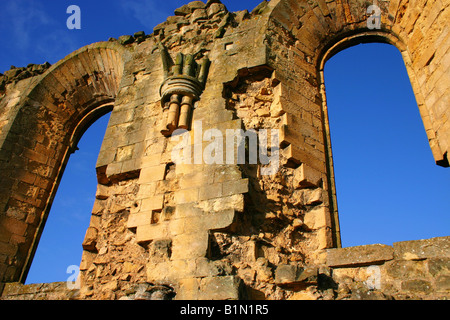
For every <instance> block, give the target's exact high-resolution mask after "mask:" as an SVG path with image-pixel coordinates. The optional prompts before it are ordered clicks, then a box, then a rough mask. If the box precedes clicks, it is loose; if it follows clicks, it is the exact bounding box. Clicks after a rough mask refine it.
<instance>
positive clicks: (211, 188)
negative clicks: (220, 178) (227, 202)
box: [198, 183, 222, 201]
mask: <svg viewBox="0 0 450 320" xmlns="http://www.w3.org/2000/svg"><path fill="white" fill-rule="evenodd" d="M221 196H222V183H215V184H209V185H205V186H203V187H200V188H199V196H198V199H199V200H200V201H201V200H208V199H214V198H220V197H221Z"/></svg>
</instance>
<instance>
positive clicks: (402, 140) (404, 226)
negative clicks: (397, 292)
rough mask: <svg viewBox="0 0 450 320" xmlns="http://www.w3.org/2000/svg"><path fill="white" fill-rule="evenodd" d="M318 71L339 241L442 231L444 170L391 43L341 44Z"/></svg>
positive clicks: (445, 226)
mask: <svg viewBox="0 0 450 320" xmlns="http://www.w3.org/2000/svg"><path fill="white" fill-rule="evenodd" d="M324 77H325V86H326V94H327V106H328V118H329V123H330V135H331V145H332V153H333V163H334V173H335V184H336V192H337V205H338V208H339V223H340V234H341V239H342V246H343V247H351V246H357V245H366V244H376V243H382V244H387V245H392V243H394V242H398V241H407V240H418V239H427V238H433V237H439V236H448V235H449V231H450V230H449V225H450V217H449V215H448V212H450V198H449V197H448V190H450V179H449V178H450V171H449V170H448V169H445V168H442V167H440V166H437V165H436V164H435V161H434V158H433V155H432V153H431V150H430V145H429V143H428V139H427V136H426V133H425V130H424V126H423V122H422V119H421V116H420V113H419V109H418V106H417V103H416V100H415V97H414V93H413V91H412V88H411V83H410V80H409V78H408V74H407V71H406V68H405V65H404V62H403V59H402V56H401V54H400V52H399V51H398V50H397V48H395V47H394V46H392V45H388V44H381V43H370V44H362V45H358V46H354V47H351V48H348V49H345V50H343V51H341V52H339V53H338V54H336V55H335V56H333V57H332V58H331V59H330V60H329V61H328V62H327V63H326V65H325V73H324Z"/></svg>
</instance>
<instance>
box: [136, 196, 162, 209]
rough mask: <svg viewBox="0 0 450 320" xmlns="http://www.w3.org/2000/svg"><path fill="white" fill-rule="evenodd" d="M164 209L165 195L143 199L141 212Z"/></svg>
mask: <svg viewBox="0 0 450 320" xmlns="http://www.w3.org/2000/svg"><path fill="white" fill-rule="evenodd" d="M163 207H164V195H162V194H161V195H157V196H154V197H149V198H146V199H142V203H141V210H140V211H152V210H162V209H163Z"/></svg>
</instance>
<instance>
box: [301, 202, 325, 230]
mask: <svg viewBox="0 0 450 320" xmlns="http://www.w3.org/2000/svg"><path fill="white" fill-rule="evenodd" d="M303 223H304V224H305V226H306V227H308V229H310V230H317V229H320V228H323V227H330V226H331V220H330V213H329V211H328V209H327V208H326V207H317V208H313V209H312V210H310V211H308V212H306V213H305V217H304V219H303Z"/></svg>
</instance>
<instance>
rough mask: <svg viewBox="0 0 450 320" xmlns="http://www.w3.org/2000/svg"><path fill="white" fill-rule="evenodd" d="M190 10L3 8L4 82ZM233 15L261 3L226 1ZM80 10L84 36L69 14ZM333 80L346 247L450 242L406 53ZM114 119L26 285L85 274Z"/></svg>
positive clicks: (86, 158)
mask: <svg viewBox="0 0 450 320" xmlns="http://www.w3.org/2000/svg"><path fill="white" fill-rule="evenodd" d="M187 2H188V1H180V0H165V1H156V0H144V1H138V0H129V1H118V0H112V1H105V0H96V1H76V0H70V1H61V0H58V1H57V0H45V1H44V0H39V1H38V0H3V1H2V11H0V34H1V35H2V42H1V49H2V50H0V72H3V71H4V70H7V69H9V68H10V66H11V65H14V66H16V67H22V66H26V65H28V64H29V63H44V62H45V61H48V62H50V63H52V64H53V63H55V62H57V61H58V60H60V59H62V58H64V57H65V56H66V55H68V54H69V53H71V52H73V51H75V50H77V49H79V48H81V47H82V46H84V45H87V44H90V43H93V42H97V41H106V40H108V38H110V37H114V38H117V37H119V36H121V35H124V34H133V33H135V32H136V31H141V30H142V31H145V32H146V33H151V32H152V30H153V27H154V26H155V25H157V24H159V23H161V22H163V21H164V20H165V19H166V18H167V17H168V16H170V15H173V11H174V10H175V9H176V8H178V7H180V6H182V5H184V4H186V3H187ZM222 2H223V3H224V4H226V5H227V7H228V9H229V10H230V11H239V10H243V9H248V10H249V11H250V10H252V9H253V8H254V7H256V6H257V5H258V4H259V3H260V2H261V1H260V0H246V1H236V0H228V1H227V0H223V1H222ZM72 4H76V5H78V6H79V7H80V8H81V19H82V21H81V27H82V28H81V30H68V29H67V27H66V20H67V18H68V17H69V15H68V14H67V13H66V9H67V7H68V6H69V5H72ZM325 80H326V87H327V98H328V107H329V115H330V126H331V134H332V144H333V153H334V161H335V171H336V172H335V173H336V185H337V192H338V205H339V211H340V221H341V232H342V241H343V245H344V246H345V247H348V246H354V245H363V244H374V243H384V244H392V243H393V242H396V241H404V240H416V239H423V238H431V237H436V236H447V235H449V226H450V218H449V215H448V213H449V211H450V210H449V209H450V199H449V196H448V190H449V189H450V188H449V187H450V179H449V178H450V169H445V168H441V167H438V166H436V165H435V164H434V159H433V157H432V154H431V151H430V148H429V145H428V141H427V137H426V135H425V130H424V128H423V124H422V121H421V119H420V115H419V111H418V108H417V104H416V101H415V99H414V95H413V92H412V89H411V85H410V83H409V79H408V76H407V74H406V69H405V67H404V64H403V61H402V58H401V55H400V53H399V51H398V50H397V49H396V48H395V47H393V46H389V45H385V44H369V45H359V46H357V47H353V48H350V49H347V50H345V51H343V52H341V53H339V54H337V55H336V56H334V57H333V58H332V59H331V60H330V61H329V62H327V64H326V69H325ZM107 121H108V116H105V117H103V118H101V119H100V120H99V121H97V122H96V123H95V124H94V125H93V126H92V127H91V128H90V129H89V130H88V131H87V132H86V133H85V135H84V136H83V138H82V140H81V141H80V144H79V148H80V150H79V151H77V152H76V153H75V154H74V155H72V157H71V159H70V161H69V164H68V166H67V169H66V172H65V174H64V176H63V180H62V182H61V185H60V188H59V190H58V192H57V195H56V198H55V201H54V204H53V207H52V211H51V212H50V216H49V219H48V221H47V224H46V228H45V230H44V233H43V236H42V238H41V242H40V244H39V247H38V250H37V253H36V256H35V259H34V261H33V264H32V267H31V270H30V273H29V276H28V279H27V283H36V282H53V281H65V280H66V279H67V278H68V277H69V275H68V274H67V273H66V269H67V267H68V266H70V265H79V263H80V259H81V252H82V249H81V243H82V241H83V238H84V233H85V231H86V229H87V227H88V225H89V219H90V212H91V209H92V205H93V202H94V197H93V195H94V194H95V189H96V177H95V163H96V159H97V155H98V151H99V149H100V145H101V141H102V139H103V135H104V132H105V129H106V126H107Z"/></svg>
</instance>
